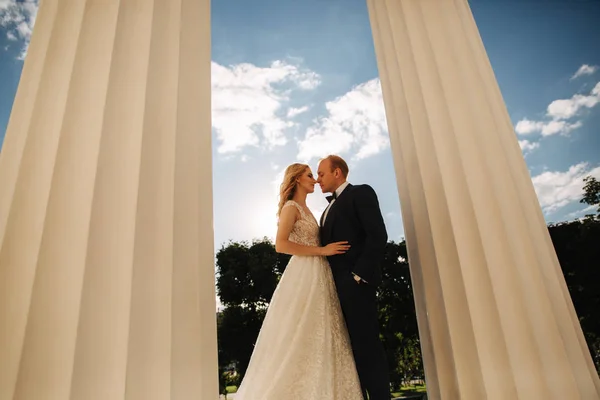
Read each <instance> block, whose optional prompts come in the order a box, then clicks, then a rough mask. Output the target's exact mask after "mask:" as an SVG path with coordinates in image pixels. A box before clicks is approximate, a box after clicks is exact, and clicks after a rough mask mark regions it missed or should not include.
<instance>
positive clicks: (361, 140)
mask: <svg viewBox="0 0 600 400" xmlns="http://www.w3.org/2000/svg"><path fill="white" fill-rule="evenodd" d="M325 107H326V108H327V115H326V116H325V117H321V118H318V119H317V120H315V121H314V123H313V125H312V126H310V127H309V128H308V130H307V131H306V134H305V136H304V139H302V140H301V141H299V143H298V147H299V153H298V158H299V159H300V160H304V161H307V162H308V161H310V160H311V159H314V158H319V157H323V156H325V155H327V154H343V153H349V152H350V151H352V152H353V154H354V158H356V159H361V158H365V157H369V156H371V155H374V154H377V153H379V152H381V151H382V150H383V149H385V148H387V147H388V146H389V136H388V133H387V123H386V119H385V110H384V107H383V97H382V93H381V85H380V82H379V79H378V78H376V79H372V80H370V81H367V82H365V83H362V84H360V85H358V86H355V87H354V88H353V89H352V90H351V91H349V92H347V93H346V94H344V95H342V96H340V97H338V98H336V99H335V100H333V101H330V102H327V103H326V104H325Z"/></svg>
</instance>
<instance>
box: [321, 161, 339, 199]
mask: <svg viewBox="0 0 600 400" xmlns="http://www.w3.org/2000/svg"><path fill="white" fill-rule="evenodd" d="M317 176H318V179H317V183H318V184H319V186H321V192H323V193H332V192H333V191H335V189H336V188H335V186H336V182H337V178H336V176H335V171H332V170H331V160H327V159H325V160H323V161H321V162H320V163H319V168H318V169H317Z"/></svg>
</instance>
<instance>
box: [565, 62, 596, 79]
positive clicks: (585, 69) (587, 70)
mask: <svg viewBox="0 0 600 400" xmlns="http://www.w3.org/2000/svg"><path fill="white" fill-rule="evenodd" d="M597 70H598V66H597V65H588V64H583V65H582V66H581V67H579V69H578V70H577V72H575V73H574V74H573V76H572V77H571V80H573V79H577V78H579V77H581V76H584V75H592V74H593V73H594V72H596V71H597Z"/></svg>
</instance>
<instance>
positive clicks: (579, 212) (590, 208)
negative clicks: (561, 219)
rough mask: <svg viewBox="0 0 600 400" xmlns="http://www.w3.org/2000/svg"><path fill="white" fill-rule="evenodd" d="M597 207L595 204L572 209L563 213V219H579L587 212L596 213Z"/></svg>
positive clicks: (587, 213)
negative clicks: (570, 211) (575, 209)
mask: <svg viewBox="0 0 600 400" xmlns="http://www.w3.org/2000/svg"><path fill="white" fill-rule="evenodd" d="M597 209H598V207H597V206H595V205H592V206H587V207H585V208H582V209H581V210H577V211H573V212H572V213H569V214H567V215H565V219H567V220H571V219H579V218H583V217H585V216H586V215H589V214H596V210H597Z"/></svg>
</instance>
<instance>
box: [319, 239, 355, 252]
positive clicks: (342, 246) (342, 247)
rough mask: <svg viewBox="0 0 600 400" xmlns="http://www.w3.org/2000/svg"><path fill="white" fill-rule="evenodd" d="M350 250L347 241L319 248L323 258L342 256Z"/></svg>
mask: <svg viewBox="0 0 600 400" xmlns="http://www.w3.org/2000/svg"><path fill="white" fill-rule="evenodd" d="M349 249H350V245H349V244H348V241H347V240H344V241H341V242H334V243H329V244H328V245H327V246H324V247H321V250H322V254H321V255H323V256H335V255H338V254H344V253H345V252H347V251H348V250H349Z"/></svg>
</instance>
